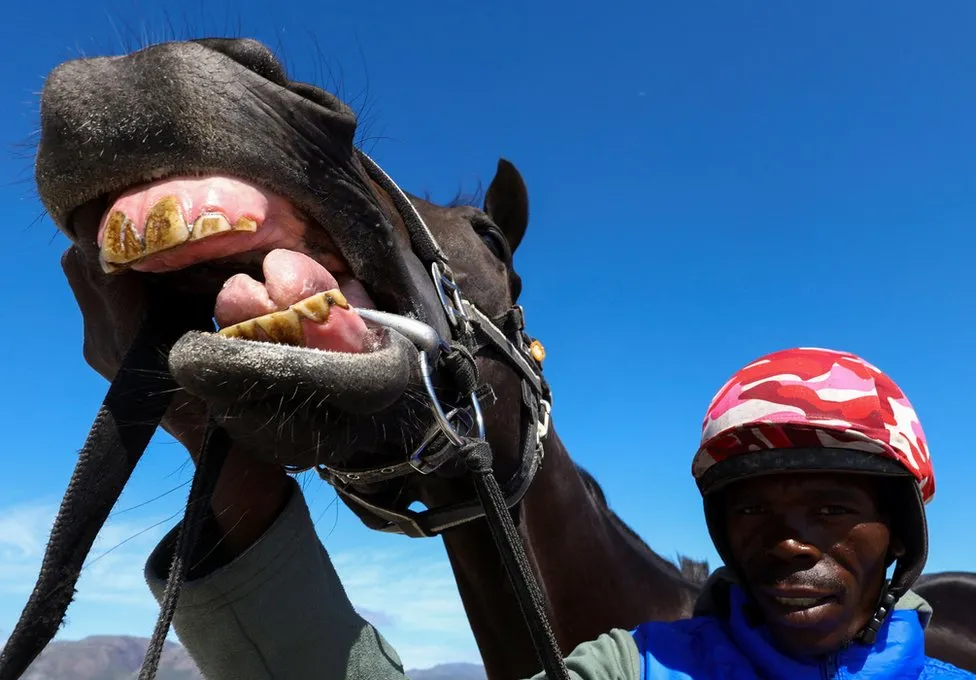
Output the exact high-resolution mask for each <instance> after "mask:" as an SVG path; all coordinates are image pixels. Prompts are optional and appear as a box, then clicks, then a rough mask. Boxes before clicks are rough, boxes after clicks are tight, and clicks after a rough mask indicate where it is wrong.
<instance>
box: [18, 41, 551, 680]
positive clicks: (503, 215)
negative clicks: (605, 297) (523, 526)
mask: <svg viewBox="0 0 976 680" xmlns="http://www.w3.org/2000/svg"><path fill="white" fill-rule="evenodd" d="M356 129H357V119H356V116H355V114H354V113H353V111H352V110H351V109H350V107H349V106H347V105H346V104H345V103H343V102H342V101H340V100H339V99H338V98H337V97H336V96H334V95H332V94H330V93H328V92H326V91H324V90H322V89H320V88H318V87H315V86H313V85H310V84H307V83H301V82H295V81H292V80H290V79H289V78H288V76H287V75H286V73H285V69H284V68H283V66H282V65H281V63H280V62H279V61H278V60H277V59H276V58H275V57H274V56H273V54H272V53H271V52H270V51H269V50H268V49H267V48H266V47H264V46H263V45H261V44H260V43H258V42H255V41H253V40H229V39H204V40H193V41H187V42H171V43H163V44H157V45H153V46H150V47H147V48H144V49H142V50H139V51H137V52H133V53H130V54H126V55H123V56H119V57H97V58H84V59H78V60H73V61H68V62H66V63H63V64H61V65H60V66H58V67H57V68H56V69H55V70H54V71H53V72H52V73H51V74H50V75H49V77H48V79H47V81H46V83H45V85H44V88H43V91H42V94H41V136H40V143H39V148H38V152H37V159H36V183H37V186H38V190H39V195H40V198H41V201H42V202H43V204H44V206H45V208H46V209H47V211H48V213H49V214H50V216H51V218H52V220H53V221H54V223H55V224H56V225H57V227H58V228H59V229H60V230H61V231H62V232H63V233H64V234H65V235H66V236H67V237H68V238H69V239H70V241H71V246H70V248H69V249H68V250H67V252H66V253H65V255H64V257H63V259H62V267H63V270H64V273H65V275H66V277H67V279H68V281H69V283H70V285H71V287H72V290H73V291H74V294H75V297H76V300H77V302H78V304H79V307H80V308H81V311H82V314H83V317H84V356H85V359H86V361H87V362H88V363H89V364H90V365H91V366H92V367H93V368H94V369H95V370H97V371H98V372H99V373H100V374H101V375H102V376H104V377H105V378H107V379H109V380H113V381H115V383H118V381H119V379H120V376H121V375H122V374H125V373H127V372H128V373H129V374H131V373H133V372H134V373H138V372H139V371H140V370H141V371H143V372H144V373H146V374H151V373H153V372H155V373H157V374H167V375H166V379H167V380H171V381H175V385H174V387H173V388H172V389H164V387H165V384H164V383H159V382H158V381H157V383H152V382H151V380H150V378H146V380H149V381H150V382H147V383H146V384H147V385H149V386H148V387H146V388H144V389H143V390H142V391H143V392H144V393H142V394H140V393H138V390H135V391H133V390H128V391H124V394H118V393H117V394H116V396H115V397H114V400H115V401H114V402H113V403H115V404H116V406H118V405H119V404H121V406H118V407H119V408H122V409H123V410H124V409H125V408H129V407H131V405H132V404H133V403H136V402H138V401H139V400H140V399H149V398H153V399H158V398H160V394H161V393H165V395H164V396H165V398H166V399H167V400H168V401H165V402H163V406H162V408H161V409H160V412H159V415H160V416H161V424H162V426H163V427H164V428H165V429H166V430H167V431H168V432H169V433H170V434H172V435H173V436H174V437H175V438H176V439H178V440H179V441H180V442H182V443H183V444H184V445H185V446H186V447H187V448H188V449H190V450H191V451H195V450H199V448H200V447H201V443H202V441H203V439H204V436H205V432H206V431H207V426H208V422H210V423H216V425H218V426H220V427H221V428H222V429H223V430H224V431H225V432H226V433H227V434H228V435H229V437H230V439H231V440H232V442H233V443H232V444H231V445H232V446H235V447H239V448H240V449H241V450H243V451H245V452H246V453H247V454H248V455H251V456H254V457H257V458H259V459H263V460H267V461H274V462H275V463H277V464H280V465H283V466H285V467H286V468H288V469H290V470H292V471H301V470H308V469H315V470H316V471H317V472H318V473H319V474H320V475H321V476H322V477H323V478H324V479H326V480H328V481H329V482H330V483H331V484H333V485H334V486H335V487H336V489H337V490H338V491H339V492H340V496H341V497H342V498H343V499H344V500H345V501H346V502H347V503H348V504H349V505H350V507H351V508H352V509H353V510H354V511H356V512H357V513H358V514H359V516H360V517H361V518H362V519H363V520H364V521H365V522H366V523H367V525H369V526H372V527H374V528H377V529H384V530H390V531H399V532H402V533H407V534H411V535H433V534H436V533H438V532H439V531H441V530H443V529H444V528H447V527H450V526H456V525H457V524H459V523H464V522H466V521H469V520H471V519H474V518H477V517H479V516H481V513H480V512H479V507H478V504H477V503H476V502H474V496H473V493H472V490H471V487H470V485H466V484H465V483H463V482H459V479H460V478H461V473H462V472H463V466H460V465H459V464H458V463H457V460H456V458H455V456H453V455H452V453H454V452H455V450H456V449H457V448H458V440H459V437H461V436H463V435H466V434H468V433H474V434H481V433H484V434H485V436H486V437H487V439H488V440H489V442H490V443H491V446H492V449H493V451H494V452H495V457H496V463H497V464H496V471H497V473H498V474H499V475H500V477H501V478H502V481H503V482H505V484H504V485H503V490H504V492H505V494H506V495H507V496H508V499H509V501H510V503H512V504H514V503H515V502H516V501H517V500H518V499H519V498H521V496H522V495H523V494H524V493H525V490H526V489H527V487H528V484H529V482H530V481H531V479H532V477H533V475H534V473H535V470H536V468H537V466H538V458H539V456H541V451H542V449H541V443H540V439H541V437H540V434H541V433H542V432H543V431H544V427H543V426H542V423H543V421H546V422H547V420H548V409H547V406H548V401H547V400H548V392H547V388H546V387H545V383H544V381H543V380H542V379H541V373H540V367H539V363H540V362H541V352H540V348H539V347H538V346H536V347H532V346H531V343H532V341H531V338H529V337H528V336H527V335H526V334H525V333H524V331H523V325H522V313H521V309H520V308H519V307H518V306H517V304H516V303H517V298H518V295H519V291H520V287H521V283H520V280H519V277H518V276H517V274H516V273H515V271H514V269H513V267H512V254H513V252H514V251H515V250H516V248H517V247H518V245H519V243H520V242H521V240H522V237H523V236H524V233H525V229H526V225H527V222H528V197H527V192H526V188H525V184H524V182H523V180H522V177H521V175H520V174H519V172H518V170H517V169H516V168H515V167H514V165H512V164H511V163H510V162H508V161H506V160H500V161H499V162H498V165H497V171H496V174H495V177H494V179H493V180H492V181H491V183H490V185H489V187H488V189H487V191H486V194H485V199H484V204H483V206H482V207H481V208H480V209H479V208H476V207H474V206H469V205H451V206H439V205H435V204H434V203H432V202H430V201H427V200H423V199H421V198H419V197H416V196H408V195H407V194H405V193H404V192H403V191H402V190H401V189H400V188H399V187H398V186H397V185H396V183H395V182H393V180H391V179H390V178H389V176H387V175H386V173H385V172H384V171H383V170H382V169H381V168H380V167H379V166H378V165H377V164H376V163H374V162H373V161H372V159H370V158H369V157H368V156H367V155H366V154H365V153H364V152H363V151H361V150H360V149H358V148H357V147H356V145H355V136H356ZM215 321H216V326H217V328H215V323H214V322H215ZM147 327H153V328H155V329H156V331H157V334H158V332H162V333H163V335H167V334H168V335H169V336H170V337H171V339H172V342H170V343H169V344H165V343H164V344H162V345H153V344H151V343H150V346H149V347H148V348H144V349H145V351H143V352H142V353H141V354H140V353H139V351H137V350H138V348H137V347H136V345H138V344H139V342H140V340H138V339H139V338H142V337H143V335H142V334H143V332H144V330H145V328H147ZM218 329H219V330H218ZM133 356H140V357H148V358H149V359H151V360H152V361H150V360H149V359H147V362H148V363H149V364H150V365H149V366H144V365H141V364H139V363H138V362H136V364H137V365H130V364H131V363H132V362H133V361H135V360H133V359H132V358H131V357H133ZM161 356H162V359H160V357H161ZM127 362H128V363H127ZM153 362H155V363H153ZM132 369H134V371H133V370H132ZM115 383H113V389H114V388H115V386H116V385H115ZM154 384H155V387H153V385H154ZM160 385H163V387H160ZM127 389H128V388H127ZM117 392H119V390H117ZM112 394H113V393H112V390H110V391H109V396H108V397H106V400H107V402H106V403H108V401H111V399H110V397H112ZM103 408H104V407H103ZM110 410H111V409H110ZM110 415H111V414H110ZM130 417H131V414H130ZM100 418H101V415H100ZM134 419H138V418H134ZM119 420H120V419H119V417H118V416H117V415H116V416H115V418H114V421H113V418H112V417H107V418H101V420H99V419H96V426H93V435H92V436H91V437H90V438H89V444H90V445H92V446H95V445H97V444H98V442H99V441H102V439H104V438H102V439H100V437H99V436H97V435H96V427H97V426H102V427H107V426H106V425H105V423H106V422H109V423H113V422H114V425H113V427H116V429H118V430H122V429H124V428H125V427H126V426H127V424H126V423H122V422H118V421H119ZM148 420H149V419H148V418H147V421H148ZM157 420H158V419H157ZM513 424H514V425H513ZM520 425H524V427H522V426H520ZM153 427H155V425H153ZM113 437H114V438H113ZM127 437H128V439H129V440H131V439H133V437H132V436H131V435H126V434H124V433H123V434H121V435H118V436H116V435H113V436H112V437H109V439H111V440H112V441H116V440H118V441H119V442H121V447H122V448H123V449H127V450H128V448H134V449H139V448H140V446H141V447H143V448H144V446H145V442H147V441H148V436H146V437H144V438H143V439H144V440H145V441H144V442H143V443H141V444H140V445H139V446H130V444H131V442H130V443H127ZM92 442H95V444H92ZM139 454H141V450H138V451H137V452H136V453H135V454H130V455H128V459H129V464H130V465H134V464H135V462H134V461H136V460H138V455H139ZM84 458H85V457H84V455H83V456H82V459H84ZM103 458H104V457H103ZM82 467H83V461H81V462H79V465H78V467H76V476H75V479H74V480H73V482H72V484H71V485H69V491H68V493H67V494H66V497H65V502H64V504H63V505H62V510H61V512H60V513H59V519H58V522H64V524H63V525H62V524H59V523H56V526H55V530H54V531H52V538H51V542H50V544H49V547H48V555H47V556H46V558H45V564H44V566H42V573H41V577H40V578H39V581H38V586H37V588H35V593H34V595H33V596H32V602H35V601H36V603H38V604H37V606H38V607H42V608H45V607H46V609H44V611H45V612H46V613H45V615H44V616H38V615H37V612H35V613H34V618H35V619H38V618H43V619H45V620H46V621H47V623H51V621H52V620H53V619H55V618H57V620H58V621H60V617H61V616H63V613H64V612H63V611H61V612H60V613H57V612H54V613H53V614H52V610H51V608H52V607H54V605H53V604H51V603H53V602H55V601H60V602H61V603H62V604H61V606H63V607H67V603H68V601H69V600H70V595H63V596H59V597H58V598H52V597H50V594H51V592H53V591H51V588H55V587H58V588H61V590H65V583H66V582H67V583H68V585H69V586H70V585H72V584H73V583H74V580H76V578H77V573H76V572H74V571H72V570H73V569H74V566H71V567H68V566H66V565H75V566H77V567H80V562H79V559H80V558H83V557H84V555H85V554H87V550H88V549H89V548H90V547H91V540H93V539H94V533H97V530H98V528H100V526H101V524H102V522H104V519H105V516H106V515H107V509H108V508H110V507H111V505H112V503H114V502H115V500H117V497H118V493H119V492H120V491H121V487H122V486H123V485H124V483H125V480H126V479H127V478H128V472H131V470H129V471H128V472H127V473H125V474H119V475H113V480H114V481H113V482H112V484H109V483H107V482H106V483H104V484H102V483H101V482H96V481H92V480H98V479H102V477H100V476H99V475H102V476H104V471H102V472H99V473H98V474H95V473H93V472H89V473H87V475H88V476H87V477H85V476H84V474H82ZM79 474H82V476H81V477H79ZM78 479H88V480H89V482H86V483H80V482H79V483H78V484H76V483H75V481H76V480H78ZM86 484H88V485H91V486H96V487H98V489H92V490H83V491H81V492H79V491H78V487H79V486H85V485H86ZM72 489H74V490H75V495H76V496H77V495H79V494H80V495H81V496H83V497H84V496H85V495H86V494H87V495H89V496H91V495H96V494H102V495H103V496H105V497H104V498H102V497H99V498H98V499H97V502H89V503H88V505H84V503H82V502H81V501H79V502H78V503H75V501H73V500H71V499H70V498H69V496H70V494H71V493H72ZM89 491H90V493H89ZM417 500H419V501H422V502H424V503H426V504H427V505H428V507H431V508H432V510H431V511H430V512H428V513H425V514H418V513H416V512H415V511H413V510H410V509H408V505H409V504H411V503H412V502H414V501H417ZM73 503H74V504H75V506H77V507H86V508H89V509H90V510H91V512H90V513H89V515H90V516H88V517H83V518H79V517H73V516H72V515H73V514H75V515H76V514H78V513H77V512H76V511H72V510H71V507H73V506H72V504H73ZM79 503H81V504H80V505H79ZM434 506H441V507H440V508H439V509H440V511H441V512H440V514H438V512H435V511H436V510H438V508H437V507H434ZM86 512H88V511H87V510H86ZM69 524H70V525H71V526H72V527H74V528H73V529H70V530H68V529H65V530H64V531H62V530H61V527H62V526H68V525H69ZM55 554H58V555H62V556H63V558H57V559H56V558H55V557H52V555H55ZM79 556H80V557H79ZM49 558H50V560H51V561H50V562H49ZM58 560H60V561H58ZM65 575H67V576H65ZM65 578H67V581H65ZM45 583H46V584H47V585H44V584H45ZM57 584H60V585H57ZM45 589H46V590H45ZM67 590H68V591H70V590H71V588H70V587H68V588H67ZM42 603H46V604H42ZM31 606H32V605H31V603H29V605H28V609H25V617H26V616H27V615H28V613H29V610H30V611H33V610H31ZM38 611H41V610H40V609H39V610H38ZM23 621H24V619H23V618H22V622H23ZM47 623H45V624H44V625H47ZM56 623H57V621H56V622H54V624H55V625H56ZM18 630H19V629H18ZM25 630H26V629H25ZM48 632H50V633H51V634H53V629H52V630H51V631H48ZM15 633H16V634H15V635H14V636H12V637H11V640H12V641H13V640H14V639H15V638H16V639H17V640H25V639H28V638H30V639H35V638H36V639H40V638H41V637H44V636H46V635H47V634H46V633H44V634H36V635H35V634H34V633H30V634H28V633H21V632H16V631H15ZM48 639H49V638H48ZM35 642H36V640H35ZM45 642H46V641H45ZM18 644H20V642H18ZM31 644H32V645H33V643H31ZM33 646H35V647H36V645H33ZM8 647H9V645H8ZM32 653H33V652H32ZM28 656H29V655H28ZM25 658H26V657H25ZM3 661H4V659H3V655H0V676H4V677H6V676H5V675H4V671H3V670H2V668H3V667H4V663H3Z"/></svg>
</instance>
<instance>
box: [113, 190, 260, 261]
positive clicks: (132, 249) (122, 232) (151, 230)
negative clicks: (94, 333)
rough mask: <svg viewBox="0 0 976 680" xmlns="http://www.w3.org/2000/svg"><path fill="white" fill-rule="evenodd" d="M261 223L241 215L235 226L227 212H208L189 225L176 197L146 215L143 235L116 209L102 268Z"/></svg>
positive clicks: (252, 229)
mask: <svg viewBox="0 0 976 680" xmlns="http://www.w3.org/2000/svg"><path fill="white" fill-rule="evenodd" d="M257 229H258V224H257V222H256V221H255V220H253V219H252V218H250V217H240V218H238V219H237V221H236V222H234V224H233V225H232V224H231V223H230V221H229V220H228V219H227V217H226V216H225V215H222V214H220V213H205V214H203V215H200V216H199V217H198V218H197V219H196V220H194V222H193V224H192V225H189V226H188V225H187V223H186V218H185V217H184V215H183V207H182V205H181V204H180V201H179V198H177V197H176V196H164V197H163V198H161V199H159V200H158V201H157V202H156V204H155V205H154V206H153V207H152V209H151V210H150V211H149V214H148V215H147V216H146V225H145V230H144V233H143V234H142V235H140V234H139V231H138V230H137V229H136V226H135V223H134V222H133V221H132V219H130V218H129V217H128V216H127V215H126V214H125V213H123V212H121V211H118V210H113V211H112V213H111V214H110V215H109V216H108V222H107V223H106V224H105V231H104V233H103V235H102V247H101V262H102V269H103V270H104V271H105V272H107V273H112V272H115V271H119V270H120V269H122V267H120V266H119V265H130V264H134V263H136V262H138V261H139V260H141V259H143V258H144V257H146V256H147V255H152V254H154V253H158V252H160V251H163V250H169V249H170V248H175V247H176V246H180V245H183V244H184V243H186V242H187V241H198V240H200V239H203V238H207V237H209V236H213V235H215V234H223V233H226V232H229V231H248V232H255V231H257Z"/></svg>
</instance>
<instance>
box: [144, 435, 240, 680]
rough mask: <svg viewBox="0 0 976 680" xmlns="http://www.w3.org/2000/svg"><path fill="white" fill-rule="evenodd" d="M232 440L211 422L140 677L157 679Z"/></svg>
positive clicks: (145, 679) (146, 679)
mask: <svg viewBox="0 0 976 680" xmlns="http://www.w3.org/2000/svg"><path fill="white" fill-rule="evenodd" d="M231 443H232V440H231V438H230V435H228V434H227V431H226V430H224V429H223V428H220V427H217V426H216V425H214V423H213V421H212V420H211V421H208V422H207V433H206V436H205V437H204V442H203V447H202V449H201V451H200V457H199V460H198V461H197V465H196V471H195V472H194V473H193V482H192V483H191V485H190V494H189V497H188V499H187V503H186V512H185V513H184V514H183V521H182V522H181V524H180V530H179V533H178V534H177V537H176V545H175V546H174V548H173V561H172V563H171V564H170V568H169V576H168V577H167V579H166V589H165V590H164V591H163V601H162V604H161V605H160V609H159V617H158V618H157V619H156V627H155V628H154V629H153V633H152V637H151V638H150V639H149V646H148V647H147V648H146V656H145V657H144V658H143V661H142V668H140V669H139V680H154V678H155V677H156V672H157V671H158V670H159V661H160V659H161V658H162V655H163V646H164V645H165V644H166V635H167V634H168V633H169V627H170V625H171V624H172V623H173V616H174V615H175V614H176V604H177V602H178V600H179V597H180V592H181V591H182V590H183V584H184V583H185V582H186V575H187V573H188V572H189V569H190V559H191V557H192V555H193V550H194V548H195V547H196V543H197V540H198V538H199V536H200V529H201V527H202V526H203V524H204V521H205V519H206V517H207V512H208V511H209V504H210V498H211V496H212V495H213V492H214V488H215V487H216V486H217V479H218V478H219V477H220V470H221V468H222V467H223V465H224V461H225V460H227V453H228V452H229V451H230V446H231Z"/></svg>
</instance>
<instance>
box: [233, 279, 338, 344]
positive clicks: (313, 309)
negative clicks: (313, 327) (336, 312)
mask: <svg viewBox="0 0 976 680" xmlns="http://www.w3.org/2000/svg"><path fill="white" fill-rule="evenodd" d="M333 305H338V306H339V307H342V308H344V309H348V308H349V302H348V301H347V300H346V297H345V296H344V295H343V294H342V292H341V291H339V290H338V289H333V290H327V291H325V292H322V293H316V294H315V295H313V296H311V297H307V298H305V299H304V300H299V301H298V302H296V303H295V304H293V305H291V306H290V307H289V308H288V309H284V310H282V311H280V312H272V313H271V314H265V315H263V316H259V317H256V318H254V319H248V320H247V321H242V322H240V323H236V324H234V325H232V326H227V327H226V328H221V329H220V330H219V331H218V333H219V334H220V335H222V336H224V337H225V338H241V339H244V340H257V341H269V342H275V343H279V344H282V345H295V346H298V347H301V346H303V345H304V344H305V331H304V330H302V319H309V320H311V321H313V322H315V323H325V322H326V321H328V320H329V312H330V310H331V309H332V306H333Z"/></svg>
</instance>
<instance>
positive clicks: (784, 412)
mask: <svg viewBox="0 0 976 680" xmlns="http://www.w3.org/2000/svg"><path fill="white" fill-rule="evenodd" d="M811 448H829V449H848V450H852V451H860V452H864V453H869V454H876V455H877V456H881V457H883V458H887V459H889V460H893V461H895V462H897V463H899V464H900V465H901V466H902V467H903V468H904V469H905V470H907V471H908V472H909V473H911V475H912V476H913V477H914V478H915V480H916V481H917V483H918V485H919V489H920V491H921V495H922V500H923V502H925V503H928V502H929V501H930V500H931V499H932V497H933V496H934V495H935V477H934V475H933V472H932V460H931V458H930V457H929V449H928V445H927V444H926V442H925V434H924V432H923V431H922V425H921V423H920V422H919V419H918V416H917V415H916V414H915V409H914V408H913V407H912V405H911V403H910V402H909V401H908V398H907V397H906V396H905V394H904V393H903V392H902V391H901V389H900V388H899V387H898V385H896V384H895V382H894V381H893V380H892V379H891V378H889V377H888V376H887V375H885V374H884V373H882V372H881V371H880V370H879V369H878V368H876V367H875V366H873V365H871V364H869V363H868V362H867V361H865V360H864V359H861V358H860V357H858V356H855V355H854V354H849V353H846V352H837V351H834V350H828V349H815V348H797V349H787V350H783V351H780V352H774V353H772V354H767V355H766V356H764V357H762V358H760V359H758V360H756V361H754V362H752V363H751V364H749V365H748V366H746V367H745V368H743V369H741V370H740V371H738V372H737V373H736V374H735V375H734V376H733V377H732V379H731V380H729V381H728V382H727V383H725V385H724V386H723V387H722V389H720V390H719V391H718V394H716V395H715V397H714V398H713V399H712V403H711V404H709V407H708V412H707V413H706V415H705V420H704V422H703V423H702V438H701V446H700V447H699V449H698V452H697V454H696V455H695V459H694V461H693V463H692V468H691V469H692V474H693V475H694V477H695V480H696V481H701V480H702V479H703V477H704V476H706V473H707V472H708V470H709V469H710V468H712V467H713V466H714V465H715V464H716V463H719V462H722V461H726V460H728V459H730V458H732V457H734V456H738V455H742V454H746V453H749V452H755V451H761V450H771V449H777V450H783V449H796V450H808V449H811ZM791 467H792V466H791Z"/></svg>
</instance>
